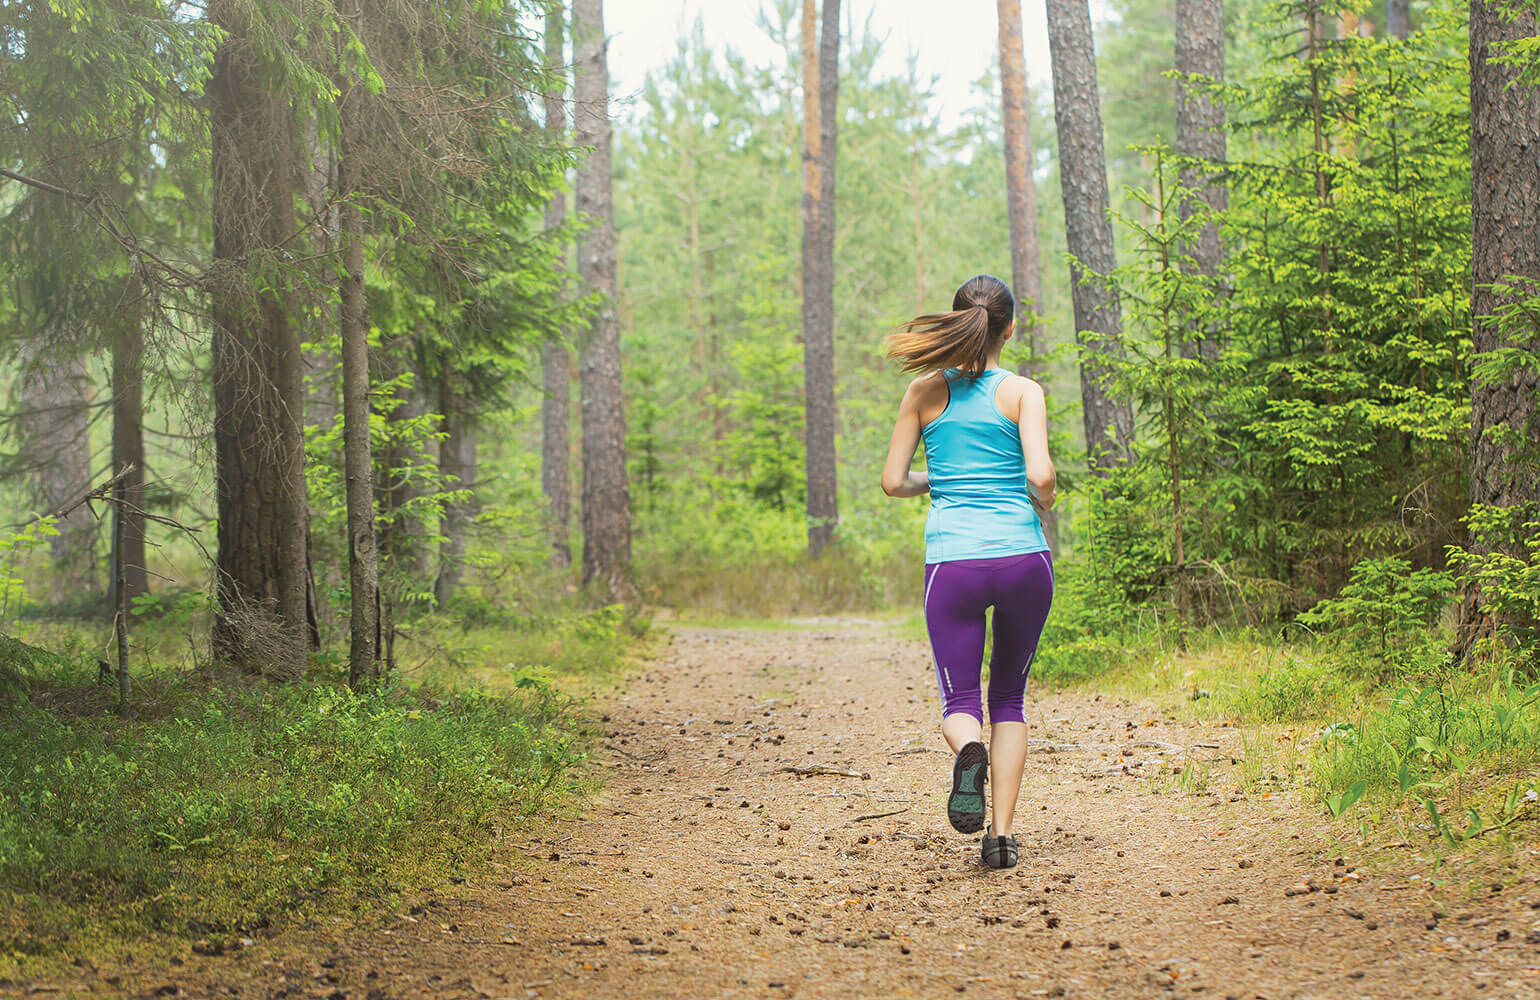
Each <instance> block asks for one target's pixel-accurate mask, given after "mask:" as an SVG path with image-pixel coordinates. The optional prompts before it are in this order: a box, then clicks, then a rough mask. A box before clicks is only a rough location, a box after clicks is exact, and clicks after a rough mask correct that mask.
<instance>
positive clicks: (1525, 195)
mask: <svg viewBox="0 0 1540 1000" xmlns="http://www.w3.org/2000/svg"><path fill="white" fill-rule="evenodd" d="M1536 27H1537V25H1536V19H1535V15H1534V14H1533V13H1529V12H1526V13H1525V14H1524V15H1523V16H1521V17H1518V18H1516V19H1512V20H1509V19H1507V18H1504V17H1503V16H1502V15H1501V14H1500V13H1499V9H1498V6H1497V4H1496V3H1491V2H1488V0H1471V6H1470V69H1471V74H1470V105H1471V216H1472V222H1473V230H1474V232H1473V237H1474V240H1473V246H1472V254H1471V271H1472V274H1471V278H1472V280H1473V282H1474V288H1473V291H1472V294H1471V315H1472V316H1474V317H1475V328H1474V330H1473V331H1472V340H1473V341H1474V345H1473V346H1474V347H1475V350H1476V351H1477V352H1485V351H1492V350H1496V349H1498V348H1501V347H1504V346H1514V347H1527V348H1528V349H1529V350H1535V349H1537V348H1540V343H1536V342H1534V341H1531V342H1530V343H1528V344H1522V343H1518V344H1515V343H1510V342H1508V341H1507V340H1506V339H1505V337H1504V335H1503V332H1502V331H1501V330H1499V329H1498V326H1497V324H1495V323H1493V322H1492V320H1491V318H1490V317H1491V316H1492V314H1493V313H1494V312H1495V311H1496V310H1497V309H1498V308H1499V307H1501V306H1502V305H1503V304H1504V299H1503V298H1502V297H1501V296H1499V295H1498V294H1497V293H1496V292H1494V291H1493V290H1492V288H1491V287H1490V286H1491V285H1492V283H1494V282H1503V281H1506V280H1508V279H1510V278H1518V279H1527V280H1528V282H1529V283H1530V285H1531V288H1532V289H1534V288H1540V159H1537V157H1536V151H1537V150H1540V88H1536V87H1534V86H1526V85H1523V84H1520V83H1517V82H1516V76H1517V70H1516V69H1515V68H1514V67H1511V66H1503V65H1498V64H1496V63H1494V62H1493V61H1492V58H1493V56H1494V55H1496V54H1497V53H1496V52H1494V51H1493V43H1494V42H1504V41H1510V40H1514V39H1519V38H1525V37H1529V36H1532V35H1534V34H1535V32H1536ZM1533 335H1534V334H1533V332H1532V331H1531V333H1530V336H1531V337H1532V336H1533ZM1537 397H1540V382H1537V379H1536V377H1535V375H1534V374H1533V373H1532V372H1520V373H1519V374H1516V375H1514V376H1513V377H1512V378H1509V379H1505V380H1503V381H1501V382H1498V383H1495V384H1489V383H1486V382H1483V381H1479V380H1475V379H1472V381H1471V429H1470V434H1471V466H1470V498H1471V502H1472V503H1479V504H1491V505H1493V506H1497V507H1515V506H1519V505H1528V504H1536V503H1540V472H1537V471H1536V469H1535V468H1534V467H1533V466H1532V465H1530V464H1529V463H1527V462H1525V461H1524V460H1523V459H1522V458H1520V457H1518V456H1516V455H1515V447H1514V443H1512V442H1507V441H1504V440H1503V439H1502V436H1501V435H1498V434H1496V433H1494V432H1496V431H1497V430H1498V429H1500V428H1507V429H1508V430H1509V432H1510V435H1511V434H1518V435H1522V436H1524V437H1526V438H1528V440H1529V442H1530V446H1531V447H1535V446H1536V445H1537V444H1540V439H1537V435H1540V413H1537ZM1476 546H1477V543H1476V540H1475V539H1472V547H1473V548H1475V547H1476ZM1460 617H1461V622H1460V639H1459V643H1458V645H1459V648H1460V650H1461V652H1465V651H1468V650H1469V648H1470V646H1471V644H1472V643H1473V642H1474V640H1475V639H1476V638H1478V637H1479V636H1480V635H1481V634H1482V633H1483V631H1485V630H1486V629H1487V628H1488V627H1489V626H1490V625H1491V622H1490V621H1486V620H1483V618H1484V617H1485V616H1483V615H1481V614H1480V607H1479V595H1476V594H1470V595H1467V599H1466V600H1465V601H1464V602H1463V604H1462V607H1461V616H1460Z"/></svg>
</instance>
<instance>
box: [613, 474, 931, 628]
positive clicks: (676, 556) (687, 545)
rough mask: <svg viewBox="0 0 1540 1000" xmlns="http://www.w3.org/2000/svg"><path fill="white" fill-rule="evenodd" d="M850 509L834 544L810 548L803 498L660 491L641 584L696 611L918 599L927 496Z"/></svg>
mask: <svg viewBox="0 0 1540 1000" xmlns="http://www.w3.org/2000/svg"><path fill="white" fill-rule="evenodd" d="M884 499H885V498H884ZM843 510H844V513H843V514H842V516H841V519H840V524H839V530H838V532H837V538H836V541H835V543H834V544H833V545H832V546H830V547H829V548H828V549H827V550H826V551H824V552H823V553H822V554H820V555H819V556H817V557H810V556H809V555H808V537H807V520H806V516H805V514H804V513H803V511H802V506H801V503H800V502H799V503H797V504H790V503H788V504H785V505H784V506H781V507H772V506H769V505H766V504H764V503H761V502H756V501H754V500H752V499H751V498H747V497H744V496H740V495H736V494H734V493H732V492H730V491H727V492H719V493H718V494H716V495H710V494H707V493H705V492H703V491H689V492H686V493H682V494H680V495H674V494H663V495H661V496H659V497H656V498H654V499H653V500H652V501H651V502H650V503H649V505H648V506H647V507H646V508H645V510H644V511H643V512H642V513H641V514H640V515H639V522H640V528H639V530H638V533H637V536H636V539H635V541H634V545H633V548H634V552H635V564H634V569H635V572H636V577H637V583H638V584H639V586H640V587H641V588H642V592H643V596H644V597H645V598H646V599H647V602H648V603H649V604H653V605H657V606H661V607H668V608H672V609H674V610H675V611H677V612H678V613H680V614H681V615H688V616H692V617H694V616H704V617H708V618H729V619H737V618H784V617H811V616H830V615H842V614H867V613H870V612H872V611H873V610H874V609H875V610H880V609H887V608H895V607H908V606H911V605H912V604H915V603H918V602H919V597H920V592H921V589H922V585H923V584H922V580H923V573H922V572H921V569H920V566H921V563H922V557H921V554H920V552H921V550H920V539H921V538H922V529H921V524H922V523H923V517H924V513H925V511H924V505H922V504H913V503H911V504H900V503H897V502H894V501H887V502H886V504H884V505H880V506H871V505H867V506H859V505H857V506H854V507H846V508H843Z"/></svg>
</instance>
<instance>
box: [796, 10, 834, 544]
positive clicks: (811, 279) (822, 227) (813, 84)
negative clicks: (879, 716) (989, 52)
mask: <svg viewBox="0 0 1540 1000" xmlns="http://www.w3.org/2000/svg"><path fill="white" fill-rule="evenodd" d="M815 2H816V0H803V3H804V4H805V6H804V8H803V15H802V44H803V55H802V66H803V93H804V96H803V107H804V109H805V112H804V122H803V151H802V345H803V386H804V390H805V392H806V413H807V417H806V426H807V439H806V462H807V519H808V529H807V538H808V550H809V551H810V552H811V553H812V554H813V555H815V556H816V555H818V554H819V553H820V552H822V551H823V550H824V549H825V548H827V547H828V545H829V543H830V542H832V541H833V540H834V526H835V524H836V523H837V522H838V521H839V490H838V487H839V484H838V480H837V477H836V468H835V458H836V456H835V450H834V434H835V424H836V413H835V403H834V166H835V147H836V145H837V144H838V141H839V119H838V107H839V44H840V35H839V11H840V4H839V0H824V7H823V23H822V28H821V37H820V38H819V39H818V40H817V41H818V44H817V45H814V44H813V42H814V39H813V37H812V36H813V34H814V27H815V24H816V20H817V19H816V18H815V17H814V10H813V5H814V3H815ZM815 50H816V52H817V57H816V59H815V58H814V55H813V53H814V51H815Z"/></svg>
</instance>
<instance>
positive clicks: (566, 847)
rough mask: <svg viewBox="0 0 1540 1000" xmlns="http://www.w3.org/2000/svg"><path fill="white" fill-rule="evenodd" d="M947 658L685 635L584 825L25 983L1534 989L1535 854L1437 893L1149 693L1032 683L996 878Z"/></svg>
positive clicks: (862, 642) (796, 641) (874, 633)
mask: <svg viewBox="0 0 1540 1000" xmlns="http://www.w3.org/2000/svg"><path fill="white" fill-rule="evenodd" d="M931 677H932V668H931V665H930V659H929V653H928V650H927V648H926V646H925V645H924V643H923V642H920V641H915V640H913V639H906V638H898V637H896V636H895V633H894V631H893V629H891V628H890V627H887V626H882V625H877V624H874V623H863V622H851V621H847V622H833V621H830V622H810V623H804V624H803V625H800V626H797V627H795V628H791V629H775V630H771V629H704V628H687V627H680V628H675V629H674V631H673V636H672V639H671V641H670V642H669V644H668V645H667V647H666V648H665V649H663V650H662V651H661V652H660V655H659V656H658V658H657V659H655V660H653V661H652V662H651V663H650V664H649V666H648V668H647V669H646V671H645V672H644V673H642V674H639V675H638V676H636V677H635V678H634V679H633V681H632V682H631V683H630V684H629V685H628V686H627V688H626V689H625V690H624V691H622V692H621V693H620V694H618V695H615V696H613V697H611V698H610V699H609V700H608V701H607V702H606V703H605V704H604V705H602V706H601V708H602V710H603V711H605V712H606V713H607V714H606V715H605V716H604V738H603V740H602V744H601V747H600V748H599V751H598V753H599V767H600V769H601V771H602V774H603V778H604V782H603V785H602V787H601V789H600V790H599V791H598V792H597V793H596V794H595V796H594V797H593V798H592V799H590V800H589V801H587V802H585V803H583V806H582V815H573V816H571V817H569V818H567V819H558V820H555V821H553V822H552V823H551V824H550V825H548V826H544V827H543V828H542V829H541V830H540V836H539V839H537V840H534V841H533V842H530V840H529V835H528V834H525V835H524V836H523V837H513V836H510V837H509V838H508V841H507V844H506V847H505V848H504V849H503V850H501V851H500V852H499V857H498V861H497V862H496V863H495V864H494V867H493V868H492V869H491V870H488V871H486V872H485V873H484V874H483V875H481V876H479V877H473V878H471V879H470V880H469V881H468V882H467V883H465V884H459V885H448V886H444V887H442V888H441V889H440V890H438V891H435V892H432V893H429V894H426V895H423V896H419V897H416V898H414V900H412V901H411V903H410V905H407V906H403V907H402V908H401V910H400V911H399V912H398V913H396V914H395V915H393V916H390V917H386V918H383V919H381V918H374V919H372V920H370V921H360V922H359V923H357V924H356V925H355V924H348V923H342V922H333V923H331V924H328V925H324V926H319V927H311V928H308V929H293V930H290V931H286V932H283V933H278V934H275V935H273V936H270V937H259V938H258V939H257V940H253V941H251V942H249V943H248V944H247V945H246V946H245V947H243V948H240V949H238V950H235V951H233V952H226V953H225V954H222V955H199V954H188V955H186V956H185V957H183V958H180V959H173V964H172V965H170V966H165V965H162V964H160V963H158V962H157V963H153V967H152V965H151V963H146V962H143V961H140V962H138V963H132V964H130V963H126V962H120V963H114V965H115V967H112V968H108V967H106V966H105V965H102V966H100V967H97V966H92V965H89V964H87V965H85V966H84V967H83V968H81V969H79V970H78V973H79V978H77V979H75V980H74V981H73V982H70V981H64V980H60V981H56V982H49V983H34V984H32V985H31V986H30V987H26V988H23V989H22V990H21V993H20V994H18V995H26V994H42V993H47V994H51V995H54V996H58V995H72V994H73V995H113V994H121V995H126V996H135V997H138V996H186V997H231V996H233V997H243V998H257V997H262V998H268V997H271V998H278V997H285V998H289V997H316V998H321V997H325V998H338V1000H340V998H347V1000H385V998H402V1000H405V998H418V997H422V998H427V997H433V998H447V997H465V998H482V997H493V998H502V997H515V998H526V997H531V998H548V997H584V998H590V997H628V998H630V997H793V996H799V997H807V998H824V997H868V996H870V997H889V996H893V997H938V996H950V995H953V994H963V995H966V996H984V997H996V996H1000V997H1034V996H1050V997H1061V996H1062V997H1086V998H1091V997H1095V998H1122V997H1168V996H1199V997H1204V998H1210V997H1212V998H1219V997H1235V998H1247V1000H1251V998H1267V1000H1279V998H1285V997H1301V998H1303V997H1386V998H1392V997H1394V998H1402V997H1432V996H1438V997H1483V998H1485V997H1529V996H1535V997H1540V884H1537V882H1536V881H1535V879H1536V878H1537V877H1540V856H1537V855H1536V853H1535V852H1532V851H1531V850H1530V849H1529V848H1527V847H1525V846H1523V845H1520V846H1518V847H1516V848H1515V849H1514V851H1513V852H1512V853H1511V854H1509V855H1507V856H1506V857H1505V858H1503V859H1502V860H1501V861H1496V860H1494V862H1493V863H1492V864H1491V865H1490V866H1489V868H1488V869H1486V870H1484V873H1482V874H1480V875H1479V876H1472V877H1471V878H1467V879H1465V880H1464V881H1463V882H1460V883H1458V884H1457V883H1456V882H1454V881H1450V882H1448V883H1446V884H1444V885H1443V886H1442V887H1439V888H1433V887H1432V886H1431V884H1430V881H1429V876H1430V874H1431V866H1430V864H1429V863H1428V861H1427V860H1426V859H1421V858H1419V856H1418V855H1417V853H1416V851H1415V850H1412V849H1408V848H1406V847H1405V846H1404V845H1402V846H1394V845H1393V846H1390V847H1384V846H1381V845H1373V846H1369V847H1362V848H1360V847H1357V846H1356V840H1357V830H1356V829H1352V826H1353V824H1351V823H1350V822H1347V821H1344V822H1332V821H1329V820H1327V819H1326V818H1325V815H1324V810H1323V809H1321V808H1320V807H1319V806H1317V805H1315V804H1312V803H1308V802H1305V801H1304V800H1303V799H1302V797H1301V796H1299V795H1296V794H1293V793H1290V792H1281V793H1277V792H1275V793H1272V794H1263V793H1257V794H1254V795H1248V794H1242V793H1241V792H1240V791H1238V790H1237V789H1238V787H1239V786H1236V787H1234V788H1232V787H1227V782H1226V781H1225V780H1224V772H1223V767H1224V766H1226V765H1230V763H1231V761H1232V759H1237V760H1238V759H1241V758H1242V757H1243V756H1244V752H1245V750H1244V748H1243V747H1242V740H1243V738H1242V735H1241V733H1240V732H1239V731H1238V730H1236V729H1234V728H1232V727H1230V726H1228V725H1226V724H1224V723H1222V722H1218V723H1214V724H1212V725H1206V724H1202V723H1198V722H1193V721H1188V720H1185V719H1184V718H1183V717H1182V715H1181V713H1178V712H1175V711H1172V710H1170V709H1169V707H1167V706H1163V705H1162V704H1160V703H1159V702H1156V701H1140V700H1129V699H1124V698H1120V697H1115V696H1112V695H1109V694H1098V693H1097V692H1095V691H1093V690H1090V689H1087V688H1079V689H1075V690H1070V691H1063V692H1055V691H1048V690H1044V689H1042V688H1036V689H1034V690H1033V698H1032V701H1031V705H1030V708H1029V715H1028V717H1029V719H1030V720H1031V725H1032V727H1033V728H1032V730H1031V733H1030V735H1031V738H1032V743H1031V750H1032V753H1031V754H1030V757H1029V761H1028V771H1027V781H1026V785H1025V787H1024V789H1023V793H1022V801H1021V805H1020V807H1019V810H1018V822H1017V824H1016V827H1017V836H1018V839H1019V840H1020V842H1021V852H1022V856H1021V865H1020V866H1019V867H1018V868H1016V869H1014V870H1012V871H1004V872H996V871H991V870H988V869H986V868H984V867H983V866H982V865H981V864H980V863H979V859H978V841H977V837H970V836H964V835H962V834H958V833H955V832H954V831H953V830H952V829H951V828H950V827H949V826H948V825H947V822H946V818H945V813H944V808H943V798H944V793H945V789H946V785H947V780H948V776H949V773H950V763H951V759H950V757H949V756H948V755H947V754H946V753H945V752H944V750H943V748H942V744H941V742H940V737H939V734H938V732H937V728H938V727H937V725H936V723H937V701H936V695H935V692H934V690H933V687H932V683H931ZM1203 761H1208V762H1210V766H1212V767H1213V768H1214V769H1215V770H1214V771H1213V772H1212V773H1213V775H1214V777H1212V778H1210V779H1208V780H1205V781H1202V782H1183V781H1182V780H1181V779H1180V777H1179V776H1177V775H1175V774H1174V773H1173V770H1172V768H1173V766H1174V767H1177V768H1183V767H1186V768H1192V767H1194V766H1196V765H1198V764H1199V762H1203ZM817 772H822V773H817ZM1204 773H1209V772H1207V771H1205V772H1204ZM0 992H4V991H3V990H0Z"/></svg>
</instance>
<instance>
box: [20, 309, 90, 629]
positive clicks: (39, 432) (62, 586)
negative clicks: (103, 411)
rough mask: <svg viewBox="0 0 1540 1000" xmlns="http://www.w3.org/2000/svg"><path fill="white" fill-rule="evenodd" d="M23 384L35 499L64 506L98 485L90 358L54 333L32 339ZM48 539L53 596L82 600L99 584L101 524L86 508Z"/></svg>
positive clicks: (26, 451)
mask: <svg viewBox="0 0 1540 1000" xmlns="http://www.w3.org/2000/svg"><path fill="white" fill-rule="evenodd" d="M20 369H21V373H20V377H19V378H18V381H17V393H16V408H17V414H18V416H17V420H16V429H17V438H18V440H19V442H20V448H19V452H20V454H19V455H18V456H17V459H18V466H19V469H20V471H21V472H22V473H23V474H24V475H25V477H26V479H27V480H29V481H30V484H31V493H32V497H31V499H32V502H33V503H34V504H35V505H36V507H37V510H38V511H39V512H40V513H47V512H48V511H52V510H58V509H60V508H61V507H63V506H64V505H65V504H67V503H69V502H70V501H71V500H73V499H75V498H76V497H78V496H80V495H81V494H82V493H84V492H85V491H86V490H87V489H89V488H90V485H91V444H90V435H89V433H88V424H89V390H90V379H89V377H88V376H87V375H86V366H85V362H84V361H83V360H82V359H81V358H79V357H78V356H75V355H74V353H73V352H72V351H67V350H60V349H58V347H57V346H56V345H55V344H54V343H53V342H52V338H51V336H50V335H49V334H47V333H45V334H43V335H41V336H38V337H35V338H31V339H29V340H28V341H27V342H26V343H25V344H24V345H23V348H22V357H21V360H20ZM55 527H56V528H57V529H58V531H59V533H58V534H57V535H55V536H53V537H52V538H51V539H49V543H48V544H49V554H50V555H51V556H52V559H53V575H52V578H51V586H52V589H51V592H50V593H51V596H52V598H53V599H54V600H55V601H64V600H69V599H72V598H78V597H79V596H80V595H81V594H82V593H85V592H87V591H89V590H91V589H92V588H93V582H92V579H91V577H92V573H91V568H92V563H93V560H92V558H91V550H92V547H93V542H94V540H95V537H96V521H95V519H94V518H93V517H92V516H91V511H90V510H89V509H88V508H86V507H80V508H77V509H76V510H74V511H71V512H70V513H69V514H68V515H66V516H65V517H63V518H62V519H60V520H59V522H58V524H56V525H55Z"/></svg>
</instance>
